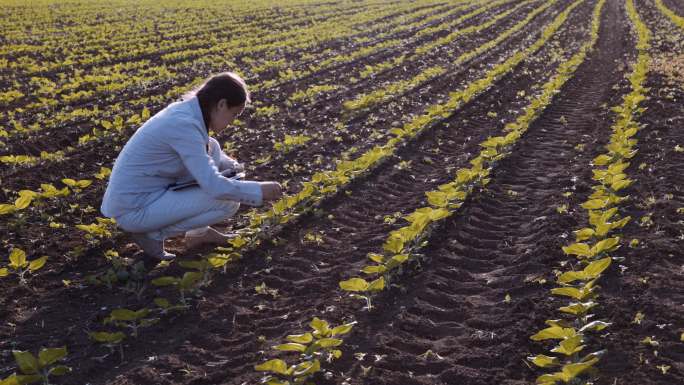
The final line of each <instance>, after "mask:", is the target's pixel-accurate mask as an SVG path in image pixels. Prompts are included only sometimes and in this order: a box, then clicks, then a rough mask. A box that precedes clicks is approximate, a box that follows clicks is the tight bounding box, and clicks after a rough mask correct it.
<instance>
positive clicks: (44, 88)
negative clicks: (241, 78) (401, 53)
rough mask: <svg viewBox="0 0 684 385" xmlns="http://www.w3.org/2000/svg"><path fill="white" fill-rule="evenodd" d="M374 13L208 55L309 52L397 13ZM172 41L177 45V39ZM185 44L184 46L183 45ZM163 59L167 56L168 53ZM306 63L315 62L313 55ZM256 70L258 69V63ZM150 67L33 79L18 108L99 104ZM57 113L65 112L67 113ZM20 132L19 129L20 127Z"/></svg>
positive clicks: (170, 64) (184, 62)
mask: <svg viewBox="0 0 684 385" xmlns="http://www.w3.org/2000/svg"><path fill="white" fill-rule="evenodd" d="M411 9H413V8H412V7H409V6H403V7H401V8H400V9H399V10H398V11H399V12H398V13H399V14H400V15H401V14H402V12H405V11H406V10H411ZM372 11H373V9H370V10H369V12H367V13H364V14H362V16H361V17H359V16H358V15H356V14H354V16H355V18H354V19H351V18H350V17H349V14H348V13H347V12H341V15H340V16H336V17H331V18H330V19H329V20H326V21H325V22H323V23H317V24H315V25H313V26H311V27H308V28H298V29H295V30H296V31H297V33H293V32H290V30H287V31H286V34H285V35H283V34H277V33H271V34H264V33H263V31H261V30H257V31H254V32H253V34H251V35H250V34H249V33H246V32H243V33H242V34H241V36H242V38H241V39H228V40H225V41H220V42H214V44H213V46H212V50H213V54H212V55H211V56H212V57H218V56H219V55H221V56H220V57H223V56H225V52H231V55H230V57H231V58H238V57H241V56H247V55H254V54H255V53H258V52H266V51H267V50H270V49H271V48H274V47H273V44H274V42H277V43H279V44H286V47H288V48H287V49H285V50H282V49H279V50H277V51H274V52H277V53H278V54H283V55H284V54H287V53H290V54H291V53H292V51H293V50H294V49H302V48H305V47H309V48H311V44H312V43H315V44H320V43H322V42H325V41H330V40H331V39H333V38H344V37H347V36H354V35H355V34H358V29H357V28H356V27H357V26H359V25H363V24H364V23H371V24H372V22H373V21H374V20H375V21H377V20H382V19H383V18H384V17H387V16H388V15H394V14H396V13H397V10H392V11H389V10H384V11H381V12H372ZM426 11H428V12H429V11H431V9H430V8H428V9H427V10H425V9H422V10H421V11H419V12H418V13H417V16H418V17H420V16H422V14H424V13H426ZM402 21H403V20H402ZM283 24H285V25H287V24H288V23H287V21H284V22H283ZM385 25H387V26H389V27H390V29H391V28H392V27H396V26H397V25H403V23H401V22H395V23H389V24H382V23H378V24H377V25H376V26H375V27H372V28H371V30H370V31H369V32H376V31H377V30H379V29H380V28H384V26H385ZM276 26H277V25H276ZM312 36H315V37H316V39H315V40H314V39H313V37H312ZM197 39H198V43H196V44H200V42H202V44H203V45H207V44H208V43H207V42H206V41H205V40H206V39H207V37H206V36H198V37H197ZM216 39H217V38H216V37H214V38H212V39H210V40H216ZM173 41H174V42H175V40H173ZM175 44H178V43H175ZM183 44H187V42H186V43H183ZM196 49H197V47H193V48H189V49H187V50H180V51H174V55H175V56H179V55H180V56H182V55H184V52H187V53H188V54H190V56H188V57H187V58H184V59H180V58H173V59H171V58H167V60H163V61H162V62H161V63H159V61H156V63H155V66H153V68H170V69H171V70H172V71H173V73H176V74H179V73H183V72H186V69H187V68H188V66H189V64H193V65H197V64H199V63H204V62H207V61H206V59H207V58H209V56H208V54H210V52H204V53H203V55H198V54H197V50H196ZM163 52H164V51H159V52H157V53H155V55H157V56H159V55H161V56H162V59H163ZM166 55H168V53H167V54H166ZM198 58H200V59H202V58H203V59H202V60H199V62H198V61H197V60H191V59H198ZM310 59H311V60H318V58H317V57H313V58H310ZM232 60H234V59H230V60H224V61H221V62H220V63H218V64H220V65H222V66H223V67H224V68H225V66H226V65H227V64H229V63H230V62H231V61H232ZM191 62H192V63H191ZM230 66H231V67H234V66H235V65H234V64H232V65H230ZM256 66H257V67H258V64H257V65H256ZM149 67H150V58H149V55H145V56H143V57H141V59H140V60H139V61H137V62H130V61H129V62H127V63H121V64H114V65H113V66H110V67H107V66H104V67H94V71H97V72H94V73H92V74H80V73H78V72H77V73H75V74H74V75H75V76H66V75H65V76H63V77H62V80H63V81H64V82H57V83H54V82H52V81H51V80H45V79H44V80H41V79H40V78H33V79H32V82H34V83H35V85H36V86H39V87H40V89H37V90H33V92H31V94H34V95H40V96H39V99H38V100H37V101H35V102H33V103H31V104H29V105H25V106H23V107H21V109H20V111H30V110H32V109H34V108H41V109H45V108H46V107H55V106H57V105H58V103H65V102H67V101H69V102H70V103H69V105H71V104H73V103H74V102H78V103H79V105H82V104H83V102H84V101H88V100H91V99H92V98H94V97H96V96H99V98H98V99H97V100H99V99H102V95H103V94H104V95H105V96H106V95H107V92H109V91H111V90H112V87H114V88H115V90H122V89H127V88H130V87H132V86H135V85H139V83H140V82H144V81H145V78H144V77H143V78H140V76H142V74H138V73H137V72H136V71H149V70H150V69H149ZM121 71H125V72H121ZM248 72H249V71H248ZM123 76H125V78H124V79H123V81H122V79H120V78H121V77H123ZM138 78H140V79H138ZM60 83H61V84H60ZM121 83H123V84H121ZM94 87H100V90H99V91H98V92H96V93H92V92H93V91H91V89H92V88H94ZM61 113H68V111H64V112H61ZM8 116H9V117H13V119H16V118H18V117H17V116H15V115H14V114H11V113H10V114H8ZM10 120H11V119H10ZM60 121H61V119H60V120H57V121H56V122H53V123H52V124H51V126H54V125H56V124H59V123H60ZM25 124H29V127H25V128H24V129H31V128H33V129H42V127H30V123H25ZM19 131H21V129H20V130H19Z"/></svg>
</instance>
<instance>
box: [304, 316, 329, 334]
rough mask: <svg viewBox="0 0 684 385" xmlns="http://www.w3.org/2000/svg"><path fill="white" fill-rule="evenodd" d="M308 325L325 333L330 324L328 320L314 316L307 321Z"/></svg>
mask: <svg viewBox="0 0 684 385" xmlns="http://www.w3.org/2000/svg"><path fill="white" fill-rule="evenodd" d="M309 326H311V328H312V329H314V330H315V331H317V332H318V333H322V334H327V333H328V331H329V330H330V324H329V323H328V321H325V320H322V319H320V318H318V317H314V318H313V319H312V320H311V322H310V323H309Z"/></svg>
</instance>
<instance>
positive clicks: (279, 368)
mask: <svg viewBox="0 0 684 385" xmlns="http://www.w3.org/2000/svg"><path fill="white" fill-rule="evenodd" d="M355 324H356V322H350V323H347V324H343V325H339V326H336V327H332V328H331V327H330V325H329V324H328V322H326V321H324V320H321V319H319V318H318V317H314V319H313V320H312V321H311V323H310V324H309V326H311V328H312V329H313V331H312V332H307V333H304V334H292V335H288V336H287V337H286V339H287V340H288V342H287V343H284V344H280V345H277V346H274V347H273V348H274V349H276V350H279V351H281V352H299V353H300V356H299V357H300V362H298V363H296V364H293V365H290V366H288V365H287V363H286V362H285V361H283V360H281V359H273V360H269V361H266V362H264V363H262V364H260V365H256V366H255V367H254V369H255V370H257V371H260V372H270V373H271V374H269V375H267V376H266V377H264V378H263V379H262V382H263V383H266V384H271V385H285V384H302V383H305V382H306V381H307V380H308V379H309V378H310V377H311V376H313V375H314V374H316V373H317V372H320V371H321V359H325V360H327V361H328V362H330V361H332V360H334V359H338V358H340V357H341V356H342V351H341V350H339V349H337V347H338V346H340V345H341V344H342V340H341V339H339V338H335V337H337V336H341V335H344V334H347V333H349V332H350V331H351V329H352V328H353V327H354V325H355Z"/></svg>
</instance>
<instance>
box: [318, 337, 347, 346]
mask: <svg viewBox="0 0 684 385" xmlns="http://www.w3.org/2000/svg"><path fill="white" fill-rule="evenodd" d="M315 344H317V345H318V346H320V347H322V348H332V347H336V346H340V345H342V340H341V339H338V338H321V339H320V340H317V341H316V342H315Z"/></svg>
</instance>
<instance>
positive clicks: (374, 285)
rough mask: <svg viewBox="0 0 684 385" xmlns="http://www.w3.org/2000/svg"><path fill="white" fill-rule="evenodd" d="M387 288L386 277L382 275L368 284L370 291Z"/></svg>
mask: <svg viewBox="0 0 684 385" xmlns="http://www.w3.org/2000/svg"><path fill="white" fill-rule="evenodd" d="M383 289H385V277H380V278H378V279H376V280H375V281H373V282H371V283H370V284H369V285H368V291H381V290H383Z"/></svg>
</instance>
